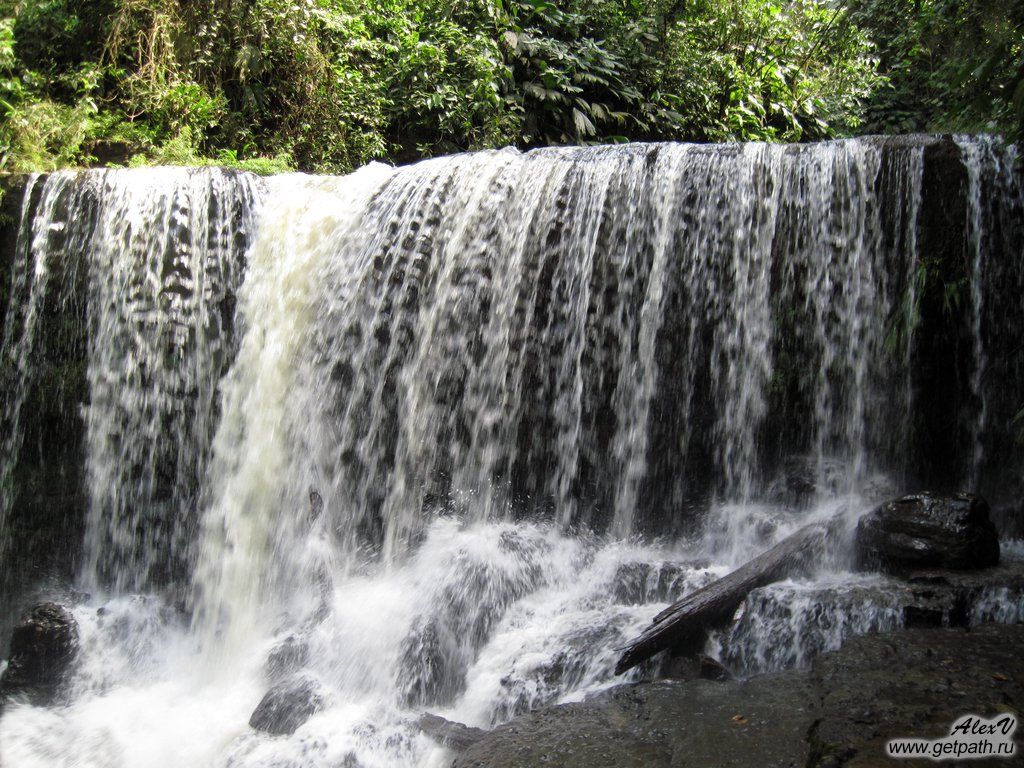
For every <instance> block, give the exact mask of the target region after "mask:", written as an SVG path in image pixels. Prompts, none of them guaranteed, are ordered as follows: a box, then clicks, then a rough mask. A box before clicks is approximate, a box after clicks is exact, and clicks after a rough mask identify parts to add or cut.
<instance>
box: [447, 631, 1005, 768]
mask: <svg viewBox="0 0 1024 768" xmlns="http://www.w3.org/2000/svg"><path fill="white" fill-rule="evenodd" d="M1022 648H1024V625H985V626H981V627H977V628H975V629H972V630H964V629H909V630H902V631H900V632H896V633H893V634H888V635H871V636H865V637H859V638H854V639H852V640H850V641H849V642H848V643H847V644H846V645H844V646H843V648H842V649H841V650H839V651H837V652H834V653H830V654H826V655H824V656H821V657H820V658H818V659H817V661H816V662H815V663H814V665H813V666H812V667H811V668H810V669H807V670H800V671H790V672H782V673H777V674H771V675H764V676H761V677H755V678H752V679H750V680H748V681H745V682H724V683H723V682H712V681H708V680H693V681H688V682H680V681H668V680H666V681H659V682H651V683H639V684H635V685H627V686H620V687H617V688H613V689H610V690H608V691H605V692H603V693H601V694H598V695H596V696H593V697H591V698H589V699H588V700H586V701H585V702H582V703H577V704H565V705H562V706H557V707H550V708H547V709H543V710H540V711H537V712H533V713H531V714H528V715H524V716H523V717H519V718H516V719H515V720H513V721H511V722H509V723H506V724H505V725H502V726H499V727H497V728H495V729H494V730H493V731H492V732H490V733H489V734H487V735H486V736H484V737H482V738H481V739H480V740H479V741H477V742H476V743H475V744H473V745H471V746H470V747H469V748H468V749H467V750H466V751H465V752H464V753H463V754H461V755H460V756H458V757H457V758H456V759H455V760H454V762H453V766H454V768H471V767H475V768H481V767H482V766H488V768H520V767H522V768H527V766H530V767H531V768H532V766H537V765H557V766H565V767H567V768H568V767H570V766H580V767H581V768H583V767H584V766H586V768H602V767H603V766H608V767H609V768H611V767H612V766H616V767H617V766H664V767H665V768H690V767H691V766H692V768H705V767H706V766H718V767H719V768H746V767H747V766H749V767H750V768H770V767H772V766H779V767H780V768H782V767H784V766H785V767H789V766H792V767H793V768H796V767H797V766H799V767H800V768H804V767H805V766H806V768H832V767H836V768H838V767H839V766H850V767H853V766H860V767H861V768H863V767H865V766H875V765H877V766H881V765H895V764H896V763H894V762H892V761H890V760H888V758H886V757H885V755H884V753H883V750H884V746H885V743H886V742H887V741H888V740H889V739H893V738H898V737H904V736H912V737H920V738H935V737H940V736H943V735H946V734H947V733H948V729H949V726H950V725H951V724H952V723H953V721H954V720H955V719H956V718H957V717H959V716H961V715H964V714H967V713H972V714H978V715H982V716H992V715H995V714H997V713H1001V712H1007V711H1010V712H1019V711H1020V709H1021V707H1022V706H1024V656H1022V654H1021V653H1020V651H1021V649H1022ZM990 763H991V761H990ZM902 764H903V765H905V766H913V765H915V763H914V762H913V761H904V762H903V763H902ZM922 764H929V765H931V764H934V763H927V762H926V763H922ZM993 765H994V763H993Z"/></svg>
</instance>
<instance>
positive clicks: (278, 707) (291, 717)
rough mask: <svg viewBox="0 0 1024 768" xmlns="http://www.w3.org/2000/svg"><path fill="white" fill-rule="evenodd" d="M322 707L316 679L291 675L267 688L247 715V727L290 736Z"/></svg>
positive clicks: (322, 703)
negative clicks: (250, 714)
mask: <svg viewBox="0 0 1024 768" xmlns="http://www.w3.org/2000/svg"><path fill="white" fill-rule="evenodd" d="M323 707H324V698H323V696H322V695H321V694H320V692H319V691H318V690H317V686H316V683H314V682H313V681H312V680H310V679H308V678H304V677H297V678H292V679H291V680H286V681H285V682H283V683H280V684H278V685H275V686H274V687H273V688H271V689H270V690H269V691H267V692H266V694H265V695H264V696H263V698H262V699H261V700H260V703H259V704H257V705H256V709H255V710H253V713H252V717H250V718H249V727H250V728H255V729H256V730H257V731H263V732H264V733H269V734H271V735H272V736H290V735H291V734H293V733H295V731H296V730H298V728H299V726H301V725H302V724H303V723H305V722H306V721H307V720H309V718H310V717H312V716H313V715H314V714H316V713H317V712H319V711H320V710H321V709H323Z"/></svg>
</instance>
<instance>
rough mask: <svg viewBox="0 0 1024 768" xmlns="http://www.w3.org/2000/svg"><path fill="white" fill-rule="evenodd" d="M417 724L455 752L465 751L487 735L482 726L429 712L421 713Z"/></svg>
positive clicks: (435, 739) (431, 736)
mask: <svg viewBox="0 0 1024 768" xmlns="http://www.w3.org/2000/svg"><path fill="white" fill-rule="evenodd" d="M416 724H417V725H418V726H419V729H420V730H421V731H423V732H424V733H425V734H427V736H429V737H430V738H432V739H434V741H436V742H437V743H438V744H440V745H441V746H442V747H448V748H449V749H450V750H452V751H453V752H465V751H466V750H467V749H469V748H470V747H471V746H473V745H474V744H476V743H477V742H478V741H480V739H482V738H483V737H484V736H486V735H487V731H485V730H483V729H482V728H472V727H470V726H468V725H463V724H462V723H456V722H454V721H452V720H446V719H445V718H443V717H441V716H440V715H433V714H430V713H429V712H428V713H426V714H424V715H421V716H420V719H419V720H418V721H417V722H416Z"/></svg>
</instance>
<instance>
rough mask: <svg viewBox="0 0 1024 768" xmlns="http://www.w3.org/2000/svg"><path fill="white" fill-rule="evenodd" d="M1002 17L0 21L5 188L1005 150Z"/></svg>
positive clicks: (131, 16)
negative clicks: (557, 160)
mask: <svg viewBox="0 0 1024 768" xmlns="http://www.w3.org/2000/svg"><path fill="white" fill-rule="evenodd" d="M1003 6H1005V3H1001V2H998V1H997V0H982V1H981V2H976V3H975V2H968V0H567V1H566V2H558V3H555V2H553V1H552V0H382V1H374V2H371V0H208V1H207V2H204V3H192V2H187V1H186V0H0V115H2V123H0V169H5V170H24V169H30V168H31V169H45V168H55V167H61V166H68V165H90V164H100V165H102V164H110V163H114V164H127V163H130V164H142V163H188V164H201V163H211V162H213V163H220V164H229V165H234V166H239V167H252V168H256V169H259V170H261V171H262V172H274V171H277V170H284V169H290V168H291V167H298V168H302V169H306V170H321V171H335V172H343V171H347V170H350V169H352V168H354V167H356V166H358V165H361V164H363V163H365V162H367V161H369V160H373V159H384V160H391V161H407V160H413V159H417V158H420V157H427V156H431V155H436V154H441V153H449V152H455V151H462V150H469V149H478V148H483V147H496V146H503V145H509V144H511V145H515V146H520V147H532V146H541V145H550V144H586V143H600V142H618V141H628V140H656V139H674V140H698V141H723V140H769V141H802V140H810V139H817V138H825V137H830V136H841V135H847V134H851V133H854V132H858V131H862V130H865V129H870V130H909V129H922V128H928V129H936V130H946V129H949V128H952V127H956V128H962V129H975V128H990V129H995V130H1004V131H1009V130H1012V129H1013V128H1014V126H1017V127H1018V128H1019V126H1020V125H1022V124H1024V120H1022V115H1024V85H1022V82H1024V65H1022V63H1021V62H1022V61H1024V56H1022V44H1021V30H1022V28H1024V27H1022V22H1024V19H1022V15H1024V12H1022V11H1021V10H1020V7H1019V6H1020V4H1019V3H1018V4H1015V7H1014V9H1013V10H1012V11H1011V12H1009V13H1007V12H1006V9H1005V8H1003ZM1000 8H1002V11H1001V10H1000ZM961 38H962V39H961ZM965 41H966V42H969V45H964V44H963V43H964V42H965Z"/></svg>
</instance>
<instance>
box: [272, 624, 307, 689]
mask: <svg viewBox="0 0 1024 768" xmlns="http://www.w3.org/2000/svg"><path fill="white" fill-rule="evenodd" d="M307 663H309V644H308V643H307V642H306V641H305V640H304V639H303V638H301V637H297V636H295V635H288V637H286V638H285V639H284V640H282V641H281V642H280V643H278V644H277V645H275V646H274V647H273V648H272V649H271V651H270V653H269V654H268V656H267V663H266V667H265V669H266V674H267V678H268V679H269V680H270V681H271V682H272V683H278V682H281V681H282V680H285V679H287V678H289V677H292V676H294V675H296V674H297V673H298V672H300V671H301V670H302V668H303V667H305V666H306V664H307Z"/></svg>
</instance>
